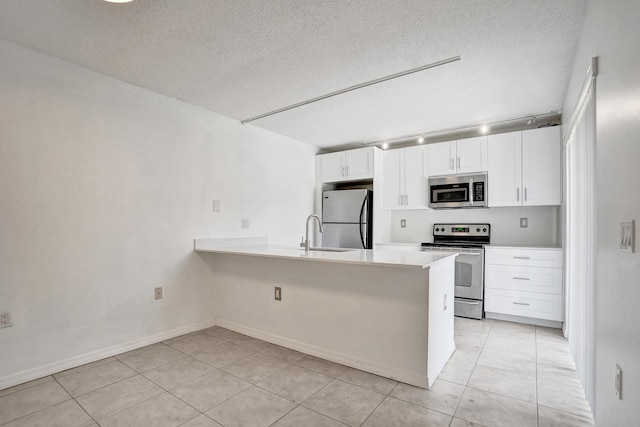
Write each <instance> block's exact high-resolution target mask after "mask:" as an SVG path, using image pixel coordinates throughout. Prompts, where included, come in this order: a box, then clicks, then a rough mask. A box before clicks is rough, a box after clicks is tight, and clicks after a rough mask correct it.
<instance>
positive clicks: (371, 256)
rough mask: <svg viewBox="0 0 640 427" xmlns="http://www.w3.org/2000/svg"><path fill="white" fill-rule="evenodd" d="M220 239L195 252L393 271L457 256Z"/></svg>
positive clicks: (200, 243) (199, 242)
mask: <svg viewBox="0 0 640 427" xmlns="http://www.w3.org/2000/svg"><path fill="white" fill-rule="evenodd" d="M220 243H221V242H220V239H195V242H194V249H195V251H196V252H211V253H223V254H235V255H247V256H260V257H268V258H283V259H298V260H308V261H319V262H339V263H348V264H370V265H381V266H393V267H420V268H427V267H429V266H430V265H432V264H434V263H437V262H438V261H440V260H442V259H444V258H447V257H449V256H454V255H456V254H455V253H454V254H452V253H446V252H445V253H443V252H439V251H424V252H405V251H392V250H371V249H349V250H346V251H345V252H325V251H309V252H305V251H304V249H303V248H297V247H295V246H279V245H269V244H266V242H265V244H252V245H242V244H241V245H234V244H231V245H224V244H222V245H221V244H220Z"/></svg>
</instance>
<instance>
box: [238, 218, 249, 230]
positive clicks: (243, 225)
mask: <svg viewBox="0 0 640 427" xmlns="http://www.w3.org/2000/svg"><path fill="white" fill-rule="evenodd" d="M240 228H243V229H245V230H246V229H248V228H249V219H248V218H242V219H241V220H240Z"/></svg>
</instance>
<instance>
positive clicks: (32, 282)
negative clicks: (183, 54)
mask: <svg viewBox="0 0 640 427" xmlns="http://www.w3.org/2000/svg"><path fill="white" fill-rule="evenodd" d="M177 77H179V76H177ZM0 82H2V83H1V84H0V242H1V244H0V311H5V310H8V311H10V312H11V314H12V318H13V327H10V328H5V329H0V348H2V363H0V389H1V388H3V387H5V386H8V385H12V384H14V383H17V382H21V381H24V380H27V379H30V378H33V377H37V376H39V375H40V374H42V375H44V374H46V373H51V372H49V371H52V370H55V369H59V368H61V367H69V365H70V364H73V363H75V362H78V361H87V359H91V358H96V357H98V356H99V355H104V354H106V353H109V352H110V351H115V350H117V349H122V348H126V347H127V346H128V347H131V346H135V345H140V343H141V342H143V341H145V340H146V341H149V340H157V339H158V338H159V337H163V336H167V335H171V334H176V333H177V332H179V331H184V330H188V329H192V328H195V327H199V326H202V325H204V324H207V322H211V321H212V320H213V319H214V318H215V313H214V311H213V310H214V307H215V304H214V301H213V297H214V295H213V293H212V287H211V271H210V269H209V267H207V265H206V263H205V262H204V261H203V260H202V259H201V258H200V257H199V256H198V255H197V254H195V253H194V252H193V251H192V250H193V239H194V238H196V237H230V236H267V237H268V238H269V240H270V242H274V243H288V244H297V243H298V241H299V236H300V235H301V233H303V230H304V220H305V218H306V216H307V215H308V214H309V213H310V212H312V211H313V190H314V154H315V149H314V148H313V147H311V146H309V145H306V144H303V143H300V142H298V141H294V140H291V139H288V138H285V137H282V136H280V135H277V134H274V133H270V132H266V131H263V130H260V129H258V128H255V127H253V126H243V125H241V124H240V123H239V122H237V121H235V120H231V119H229V118H225V117H223V116H220V115H217V114H214V113H211V112H207V111H205V110H202V109H199V108H196V107H193V106H191V105H188V104H184V103H182V102H180V101H177V100H174V99H170V98H167V97H164V96H161V95H158V94H155V93H152V92H149V91H146V90H143V89H140V88H138V87H134V86H131V85H128V84H125V83H123V82H120V81H117V80H114V79H111V78H107V77H105V76H102V75H99V74H96V73H93V72H91V71H88V70H85V69H82V68H79V67H76V66H74V65H71V64H69V63H65V62H62V61H58V60H55V59H52V58H49V57H46V56H43V55H40V54H37V53H35V52H32V51H29V50H25V49H23V48H20V47H18V46H15V45H12V44H9V43H5V42H0ZM213 199H219V200H220V201H221V208H222V209H221V212H220V213H215V214H214V213H213V212H212V200H213ZM241 218H248V219H250V228H249V230H241V229H240V219H241ZM156 286H163V287H164V299H163V300H161V301H154V299H153V289H154V287H156ZM76 356H77V357H76Z"/></svg>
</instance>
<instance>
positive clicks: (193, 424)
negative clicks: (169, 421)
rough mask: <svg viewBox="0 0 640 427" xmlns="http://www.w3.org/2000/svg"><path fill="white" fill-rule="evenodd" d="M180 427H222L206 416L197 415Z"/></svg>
mask: <svg viewBox="0 0 640 427" xmlns="http://www.w3.org/2000/svg"><path fill="white" fill-rule="evenodd" d="M180 427H222V425H220V424H218V423H217V422H215V421H213V420H212V419H211V418H209V417H207V416H206V415H198V416H197V417H195V418H194V419H192V420H191V421H187V422H186V423H184V424H182V425H181V426H180Z"/></svg>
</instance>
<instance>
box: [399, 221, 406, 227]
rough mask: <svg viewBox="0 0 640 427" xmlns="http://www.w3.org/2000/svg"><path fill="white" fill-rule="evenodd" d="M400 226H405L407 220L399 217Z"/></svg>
mask: <svg viewBox="0 0 640 427" xmlns="http://www.w3.org/2000/svg"><path fill="white" fill-rule="evenodd" d="M400 228H407V220H406V219H401V220H400Z"/></svg>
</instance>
